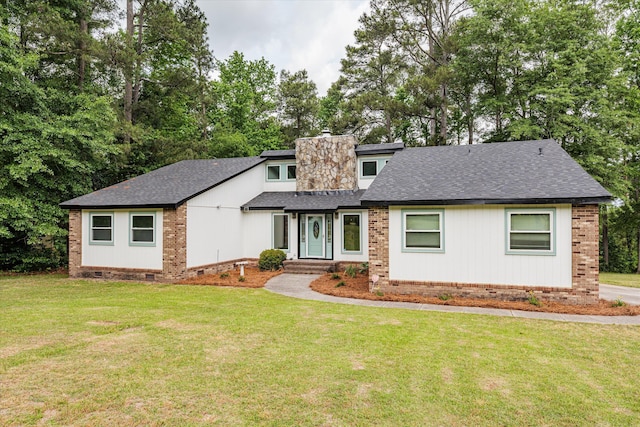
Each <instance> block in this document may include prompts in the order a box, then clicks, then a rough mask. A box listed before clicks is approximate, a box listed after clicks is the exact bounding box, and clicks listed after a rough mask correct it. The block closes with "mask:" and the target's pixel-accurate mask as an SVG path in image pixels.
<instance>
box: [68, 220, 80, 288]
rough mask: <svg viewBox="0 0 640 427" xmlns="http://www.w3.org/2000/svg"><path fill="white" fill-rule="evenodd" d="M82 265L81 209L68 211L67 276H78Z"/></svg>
mask: <svg viewBox="0 0 640 427" xmlns="http://www.w3.org/2000/svg"><path fill="white" fill-rule="evenodd" d="M81 266H82V211H81V210H80V209H71V210H70V211H69V276H71V277H79V274H80V267H81Z"/></svg>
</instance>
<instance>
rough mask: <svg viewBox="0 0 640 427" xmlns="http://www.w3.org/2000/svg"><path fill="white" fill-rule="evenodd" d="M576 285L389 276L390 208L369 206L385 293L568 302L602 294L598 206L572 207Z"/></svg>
mask: <svg viewBox="0 0 640 427" xmlns="http://www.w3.org/2000/svg"><path fill="white" fill-rule="evenodd" d="M571 224H572V225H571V228H572V233H571V234H572V238H571V240H572V254H573V255H572V267H571V268H572V278H573V279H572V287H571V288H559V287H552V286H549V287H544V286H524V285H520V284H517V283H514V284H513V285H499V284H491V283H453V282H430V281H403V280H390V279H389V210H388V208H379V207H376V208H369V279H371V276H373V275H374V274H377V275H378V276H379V277H380V280H379V281H378V285H379V286H380V290H381V291H382V292H385V293H394V294H418V295H425V296H433V297H437V296H441V295H445V294H447V295H451V296H458V297H473V298H495V299H500V300H506V301H522V300H526V299H527V298H528V297H529V296H530V292H533V294H534V295H535V296H536V298H538V299H540V300H543V301H557V302H562V303H565V304H596V303H597V302H598V298H599V284H598V281H599V277H598V262H599V254H598V233H599V229H598V206H597V205H579V206H573V208H572V221H571Z"/></svg>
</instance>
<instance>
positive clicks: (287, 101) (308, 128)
mask: <svg viewBox="0 0 640 427" xmlns="http://www.w3.org/2000/svg"><path fill="white" fill-rule="evenodd" d="M278 102H279V106H278V112H279V114H278V116H279V118H280V122H281V123H282V131H283V133H284V135H285V140H286V143H287V145H292V143H293V141H294V140H295V139H296V138H300V137H306V136H312V135H317V134H318V133H319V131H320V129H319V128H318V123H317V116H318V109H319V106H320V104H319V100H318V91H317V89H316V84H315V83H314V82H313V81H312V80H311V79H309V75H308V74H307V70H300V71H297V72H295V73H293V74H292V73H289V72H288V71H286V70H282V71H281V72H280V84H279V85H278Z"/></svg>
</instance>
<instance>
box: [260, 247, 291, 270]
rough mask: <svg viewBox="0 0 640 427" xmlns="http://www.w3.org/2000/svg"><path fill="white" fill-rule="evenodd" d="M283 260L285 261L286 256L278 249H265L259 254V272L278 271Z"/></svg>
mask: <svg viewBox="0 0 640 427" xmlns="http://www.w3.org/2000/svg"><path fill="white" fill-rule="evenodd" d="M285 259H287V254H285V253H284V252H283V251H281V250H280V249H266V250H264V251H262V252H261V253H260V260H259V261H258V267H260V270H271V271H276V270H280V268H281V267H282V263H283V262H284V260H285Z"/></svg>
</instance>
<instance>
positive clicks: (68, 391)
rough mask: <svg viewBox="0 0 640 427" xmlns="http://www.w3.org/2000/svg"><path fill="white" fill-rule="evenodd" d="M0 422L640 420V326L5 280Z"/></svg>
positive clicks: (211, 291)
mask: <svg viewBox="0 0 640 427" xmlns="http://www.w3.org/2000/svg"><path fill="white" fill-rule="evenodd" d="M0 295H1V298H0V324H1V325H2V328H1V329H0V390H1V391H2V392H1V393H0V425H6V424H9V425H11V424H19V425H22V424H24V425H34V424H37V423H51V424H54V425H55V424H58V425H68V424H81V425H140V424H144V425H160V424H162V425H211V424H219V425H454V426H455V425H460V426H462V425H481V426H493V425H566V426H574V425H633V424H635V423H637V422H638V420H639V419H640V370H638V369H637V360H638V358H639V357H640V328H638V327H629V326H606V325H589V324H572V323H560V322H548V321H537V320H525V319H512V318H502V317H490V316H478V315H462V314H448V313H437V312H416V311H409V310H406V311H404V310H395V309H381V308H371V307H352V306H347V305H341V304H335V305H333V304H327V303H321V302H314V301H302V300H295V299H290V298H287V297H284V296H280V295H275V294H271V293H269V292H267V291H265V290H262V289H243V288H217V287H203V286H185V285H158V284H136V283H113V282H102V281H72V280H67V279H63V278H61V277H52V276H44V277H43V276H29V277H3V278H2V279H0Z"/></svg>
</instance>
